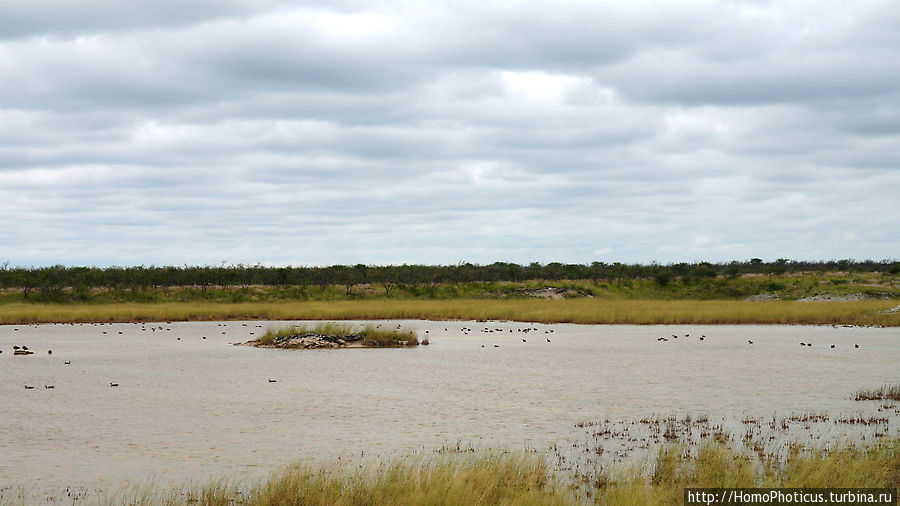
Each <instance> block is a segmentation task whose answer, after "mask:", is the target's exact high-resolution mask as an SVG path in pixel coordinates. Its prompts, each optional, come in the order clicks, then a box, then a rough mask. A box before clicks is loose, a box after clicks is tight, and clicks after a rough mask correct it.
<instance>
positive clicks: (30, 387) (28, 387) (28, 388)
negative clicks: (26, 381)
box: [25, 385, 34, 390]
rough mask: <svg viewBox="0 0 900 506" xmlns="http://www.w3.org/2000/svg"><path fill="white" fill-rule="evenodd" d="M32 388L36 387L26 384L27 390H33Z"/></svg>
mask: <svg viewBox="0 0 900 506" xmlns="http://www.w3.org/2000/svg"><path fill="white" fill-rule="evenodd" d="M32 388H34V387H32V386H28V385H25V390H31V389H32Z"/></svg>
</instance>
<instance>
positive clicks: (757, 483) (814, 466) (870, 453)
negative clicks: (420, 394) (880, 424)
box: [0, 439, 900, 506]
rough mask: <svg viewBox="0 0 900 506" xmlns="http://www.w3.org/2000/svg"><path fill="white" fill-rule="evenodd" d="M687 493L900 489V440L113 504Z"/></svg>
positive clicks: (410, 470) (364, 472)
mask: <svg viewBox="0 0 900 506" xmlns="http://www.w3.org/2000/svg"><path fill="white" fill-rule="evenodd" d="M566 476H570V475H566ZM686 487H772V488H775V487H872V488H882V487H891V488H897V487H900V440H898V439H892V440H886V441H881V442H879V443H870V444H868V445H865V446H846V447H843V448H839V449H836V450H831V451H828V452H824V451H818V450H807V449H800V448H796V447H795V448H794V449H793V450H792V452H791V453H790V456H789V457H788V458H787V460H786V461H783V462H774V463H773V462H760V461H758V460H755V459H752V458H750V457H748V456H747V455H745V454H744V453H742V452H741V451H739V450H735V449H733V448H730V447H726V446H722V445H718V444H715V443H710V444H707V445H706V446H704V447H702V448H701V449H700V450H699V451H698V452H696V453H695V454H691V453H690V452H685V451H682V449H681V448H679V447H677V446H669V447H665V448H663V449H661V450H660V452H659V457H658V459H657V462H656V465H655V467H654V469H653V470H652V471H651V472H650V473H649V474H648V475H642V474H639V473H637V472H636V471H632V470H629V469H626V468H621V469H616V470H613V471H611V472H601V473H599V474H598V476H597V477H596V478H594V479H586V478H585V477H584V476H583V475H579V476H578V477H571V476H570V477H568V478H566V477H560V476H557V477H554V473H553V472H552V471H551V469H550V468H549V467H548V466H547V464H546V462H545V460H544V459H543V458H542V457H541V456H539V455H537V454H525V453H512V454H509V453H507V454H475V455H472V454H453V455H444V456H435V457H431V458H421V457H419V458H416V457H410V458H406V459H398V460H396V461H394V462H393V463H390V464H386V465H381V466H376V467H368V468H363V469H359V468H353V469H349V470H348V469H347V468H346V467H341V466H330V467H325V468H313V467H310V466H305V465H294V466H291V467H288V468H286V469H284V470H282V471H280V472H278V473H276V474H274V475H273V476H272V477H271V478H269V479H268V480H264V481H262V482H257V483H252V484H249V485H247V484H244V485H242V484H238V483H234V482H225V481H219V482H215V483H211V484H208V485H206V486H202V487H185V488H181V489H177V490H161V489H158V488H155V487H153V486H144V487H138V488H134V489H130V490H127V491H123V492H119V493H117V494H115V495H114V496H112V497H110V498H108V499H107V500H106V501H105V503H106V504H110V505H113V504H130V505H131V504H135V505H157V504H165V505H187V504H200V505H210V506H213V505H226V504H228V505H259V506H263V505H265V506H268V505H282V504H304V505H362V504H396V505H432V504H433V505H438V504H440V505H444V504H446V505H471V504H491V505H493V504H517V505H518V504H524V505H570V504H600V505H611V506H612V505H621V506H631V505H641V506H644V505H665V506H674V505H678V504H681V501H682V494H683V489H684V488H686ZM17 494H18V495H17ZM4 495H5V497H4ZM25 496H26V493H25V491H21V490H18V491H14V490H7V491H6V492H5V493H4V491H2V490H0V502H2V503H4V504H7V503H9V504H24V503H26V500H25V499H23V497H25ZM17 501H18V502H17Z"/></svg>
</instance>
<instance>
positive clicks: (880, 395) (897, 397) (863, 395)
mask: <svg viewBox="0 0 900 506" xmlns="http://www.w3.org/2000/svg"><path fill="white" fill-rule="evenodd" d="M855 400H857V401H881V400H889V401H900V385H885V386H883V387H881V388H879V389H876V390H858V391H857V392H856V397H855Z"/></svg>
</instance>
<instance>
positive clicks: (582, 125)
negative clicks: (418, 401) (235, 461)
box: [0, 0, 900, 266]
mask: <svg viewBox="0 0 900 506" xmlns="http://www.w3.org/2000/svg"><path fill="white" fill-rule="evenodd" d="M898 217H900V2H896V1H894V0H883V1H878V0H875V1H846V0H841V1H831V2H828V1H825V2H823V1H804V0H790V1H783V2H775V1H772V2H766V1H737V0H734V1H721V2H712V1H664V2H663V1H659V2H649V1H647V2H641V1H632V0H629V1H625V0H622V1H617V2H602V1H575V2H571V1H558V0H554V1H546V2H519V1H509V2H498V1H492V0H478V1H471V2H467V1H453V2H437V1H428V2H424V1H423V2H416V1H408V2H400V1H386V2H381V3H379V2H377V1H369V0H361V1H355V0H343V1H342V0H337V1H334V2H291V1H279V0H204V1H194V2H186V1H183V0H134V1H129V2H123V1H120V0H80V1H78V2H72V1H71V0H41V1H39V2H36V1H33V0H2V1H0V263H2V262H4V261H9V262H10V264H11V265H20V266H39V265H53V264H64V265H98V266H109V265H140V264H144V265H151V264H155V265H184V264H189V265H209V264H220V263H221V262H226V263H228V264H236V263H245V264H254V263H258V262H259V263H263V264H270V265H330V264H337V263H342V264H347V263H367V264H400V263H424V264H451V263H457V262H460V261H470V262H474V263H482V264H487V263H492V262H494V261H511V262H518V263H528V262H532V261H539V262H551V261H560V262H572V263H589V262H593V261H604V262H613V261H621V262H629V263H631V262H641V263H646V262H651V261H657V262H660V263H670V262H679V261H689V262H690V261H703V260H708V261H727V260H734V259H737V260H747V259H749V258H751V257H760V258H763V259H766V260H774V259H776V258H790V259H821V260H825V259H841V258H855V259H859V260H862V259H876V260H880V259H888V258H898V257H900V253H898V252H900V224H898V223H900V221H898Z"/></svg>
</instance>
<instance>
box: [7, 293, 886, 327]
mask: <svg viewBox="0 0 900 506" xmlns="http://www.w3.org/2000/svg"><path fill="white" fill-rule="evenodd" d="M894 306H896V302H895V301H884V300H866V301H851V302H796V301H769V302H743V301H732V300H702V301H701V300H604V299H596V298H578V299H566V300H538V299H515V300H492V299H458V300H385V299H380V300H359V301H334V302H321V301H316V302H242V303H217V302H184V303H123V304H3V305H0V323H6V324H10V323H19V324H21V323H54V322H59V323H68V322H85V323H87V322H131V321H170V320H181V321H185V320H193V321H210V320H251V319H265V320H376V319H427V320H479V319H481V320H519V321H532V322H544V323H585V324H587V323H593V324H806V325H823V324H848V325H878V326H900V312H896V313H879V311H883V310H886V309H889V308H892V307H894Z"/></svg>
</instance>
